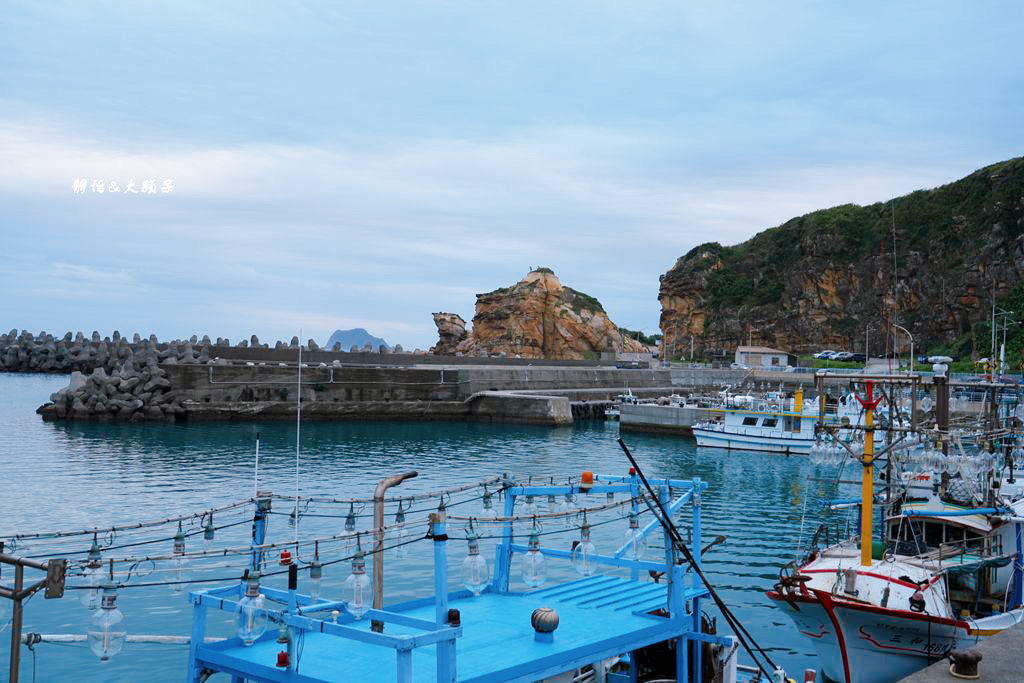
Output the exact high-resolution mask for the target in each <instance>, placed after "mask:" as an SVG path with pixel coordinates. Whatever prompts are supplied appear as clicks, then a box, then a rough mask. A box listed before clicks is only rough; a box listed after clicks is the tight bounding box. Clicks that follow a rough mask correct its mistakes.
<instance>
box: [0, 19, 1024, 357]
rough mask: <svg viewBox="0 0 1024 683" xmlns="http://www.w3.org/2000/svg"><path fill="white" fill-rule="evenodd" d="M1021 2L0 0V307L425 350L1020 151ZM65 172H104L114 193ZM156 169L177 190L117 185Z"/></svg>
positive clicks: (37, 315) (14, 323)
mask: <svg viewBox="0 0 1024 683" xmlns="http://www.w3.org/2000/svg"><path fill="white" fill-rule="evenodd" d="M1022 25H1024V5H1021V3H1019V2H1015V1H1014V2H1009V1H1007V2H861V3H848V2H826V1H818V2H810V1H807V2H795V1H786V0H776V1H774V2H763V1H762V2H715V3H695V2H689V3H685V2H683V3H681V2H644V1H642V0H640V1H635V2H629V3H624V2H620V3H611V2H554V3H553V2H522V1H521V2H514V3H513V2H504V3H502V2H485V1H482V0H481V1H474V2H469V1H466V2H429V3H428V2H421V3H406V2H387V3H363V2H360V3H354V2H349V3H346V2H323V3H313V2H306V3H276V2H275V3H270V2H245V3H242V2H237V3H235V2H217V3H198V2H177V3H152V2H139V3H110V2H91V3H77V2H67V3H61V2H53V3H37V2H32V3H25V2H13V3H10V2H9V3H6V4H5V6H4V8H3V10H0V55H2V56H3V59H0V226H2V228H0V229H2V240H0V290H2V291H3V292H4V296H3V298H2V301H3V304H2V307H0V311H2V312H3V315H0V326H3V327H4V328H5V329H8V328H11V327H18V328H29V329H32V330H34V331H39V330H42V329H45V330H47V331H51V332H58V333H63V332H64V331H66V330H68V329H72V330H78V329H83V330H85V331H86V332H91V331H92V330H93V329H98V330H100V331H101V332H103V333H104V334H109V333H110V332H111V331H113V330H114V329H118V330H120V331H121V332H122V333H131V332H135V331H138V332H140V333H143V334H149V333H151V332H153V333H156V334H157V335H158V336H160V337H161V338H171V337H184V336H189V335H191V334H193V333H196V334H199V335H202V334H210V335H211V336H213V337H216V336H227V337H230V338H232V339H233V340H237V339H239V338H241V337H243V336H244V337H248V336H249V335H250V334H252V333H256V334H258V335H259V336H260V337H261V339H264V340H275V339H278V338H280V339H289V338H291V336H292V335H293V334H297V333H298V329H299V328H300V327H301V328H302V329H303V333H304V337H307V338H308V337H313V338H316V339H317V340H318V341H320V342H321V343H322V342H323V341H324V340H325V339H326V337H327V336H328V335H329V334H330V332H331V331H333V330H334V329H336V328H348V327H357V326H358V327H365V328H367V329H368V330H370V331H371V332H372V333H373V334H376V335H378V336H383V337H384V338H386V339H387V340H388V341H389V342H390V343H395V342H398V343H402V344H403V345H404V346H406V347H407V348H413V347H417V346H418V347H422V348H426V347H428V346H429V345H430V344H431V343H433V341H434V340H435V339H436V334H435V331H434V326H433V324H432V322H431V316H430V314H431V312H433V311H442V310H443V311H454V312H457V313H459V314H461V315H462V316H463V317H464V318H466V319H467V320H469V319H470V318H471V317H472V313H473V303H474V295H475V294H476V293H477V292H484V291H489V290H491V289H494V288H497V287H500V286H506V285H508V284H511V283H513V282H515V281H517V280H518V279H520V278H521V277H522V276H523V275H524V274H525V273H526V272H527V270H528V268H529V267H530V266H539V265H543V266H547V267H550V268H552V269H554V270H555V272H556V273H557V274H558V275H559V276H560V277H561V279H562V281H563V283H565V284H568V285H570V286H572V287H574V288H576V289H580V290H582V291H585V292H587V293H589V294H591V295H593V296H596V297H597V298H598V299H600V300H601V302H602V303H603V304H604V306H605V308H606V310H607V311H608V312H609V315H610V317H611V318H612V320H614V321H615V322H616V323H618V324H620V325H624V326H627V327H631V328H634V329H635V328H637V327H640V328H643V329H644V330H646V331H648V332H653V331H656V329H657V324H658V316H659V313H660V306H659V304H658V301H657V292H658V275H660V274H662V273H664V272H665V271H666V270H667V269H668V268H670V267H671V266H672V264H673V263H674V261H675V260H676V258H678V257H679V256H681V255H682V254H684V253H685V252H686V251H688V250H689V249H690V248H691V247H693V246H695V245H696V244H699V243H701V242H705V241H712V240H713V241H719V242H722V243H724V244H734V243H736V242H739V241H742V240H744V239H746V238H748V237H750V236H751V235H753V234H755V233H757V232H759V231H760V230H763V229H764V228H767V227H771V226H774V225H778V224H779V223H782V222H784V221H785V220H787V219H789V218H791V217H793V216H797V215H801V214H803V213H807V212H809V211H813V210H815V209H819V208H824V207H828V206H834V205H836V204H842V203H847V202H856V203H862V204H863V203H870V202H874V201H879V200H884V199H887V198H889V197H891V196H898V195H901V194H905V193H907V192H909V191H912V190H914V189H919V188H927V187H934V186H936V185H940V184H943V183H945V182H949V181H952V180H955V179H957V178H959V177H961V176H963V175H966V174H967V173H969V172H971V171H973V170H975V169H976V168H978V167H981V166H984V165H986V164H989V163H993V162H996V161H1000V160H1003V159H1006V158H1010V157H1014V156H1019V155H1021V154H1022V153H1024V151H1022V150H1024V145H1022V143H1024V126H1022V125H1021V124H1022V121H1024V116H1022V114H1024V76H1022V73H1024V72H1022V70H1021V68H1020V64H1021V63H1024V59H1022V58H1024V47H1022V46H1024V40H1022V39H1021V36H1020V27H1021V26H1022ZM76 179H85V180H87V181H88V182H89V184H90V186H91V183H92V181H93V180H104V181H105V183H107V184H109V183H110V181H115V182H117V183H118V185H119V187H120V188H121V190H122V191H121V192H119V193H114V194H112V193H110V192H104V193H103V194H99V193H98V192H94V191H92V189H91V187H90V188H89V189H87V190H86V191H85V192H84V193H83V194H77V195H76V194H75V193H74V192H73V190H72V187H73V183H74V181H75V180H76ZM149 179H154V180H156V181H157V185H158V186H162V184H163V181H164V180H166V179H170V180H171V181H172V184H173V188H174V189H173V192H170V193H162V192H160V191H159V190H158V191H157V192H156V193H155V194H126V193H125V192H124V188H125V186H126V185H127V184H128V182H129V181H134V184H135V187H136V188H139V187H140V186H141V183H142V181H143V180H149Z"/></svg>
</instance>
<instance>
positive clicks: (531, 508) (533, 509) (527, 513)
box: [519, 496, 539, 517]
mask: <svg viewBox="0 0 1024 683" xmlns="http://www.w3.org/2000/svg"><path fill="white" fill-rule="evenodd" d="M538 512H539V510H538V508H537V503H536V501H534V499H533V496H523V507H522V509H521V510H520V511H519V516H520V517H533V516H535V515H537V514H538Z"/></svg>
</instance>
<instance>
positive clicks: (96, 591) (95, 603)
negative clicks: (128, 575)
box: [3, 562, 103, 612]
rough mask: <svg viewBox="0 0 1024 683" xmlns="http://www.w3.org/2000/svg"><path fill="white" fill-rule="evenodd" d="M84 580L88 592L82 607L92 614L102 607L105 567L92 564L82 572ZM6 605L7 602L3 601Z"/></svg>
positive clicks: (82, 599) (85, 592) (83, 593)
mask: <svg viewBox="0 0 1024 683" xmlns="http://www.w3.org/2000/svg"><path fill="white" fill-rule="evenodd" d="M82 579H83V580H84V581H85V585H87V586H89V589H88V590H83V591H82V597H81V601H82V607H84V608H86V609H87V610H89V611H90V612H91V611H92V610H94V609H96V608H97V607H99V606H100V583H101V582H102V580H103V565H102V564H100V563H99V562H90V563H89V564H87V565H86V566H85V569H84V570H83V571H82ZM3 602H4V604H6V603H7V600H3Z"/></svg>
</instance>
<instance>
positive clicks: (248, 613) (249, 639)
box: [237, 578, 267, 647]
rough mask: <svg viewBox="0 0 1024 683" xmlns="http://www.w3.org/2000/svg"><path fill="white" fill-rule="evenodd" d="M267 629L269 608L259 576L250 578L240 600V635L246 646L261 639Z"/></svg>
mask: <svg viewBox="0 0 1024 683" xmlns="http://www.w3.org/2000/svg"><path fill="white" fill-rule="evenodd" d="M266 630H267V608H266V607H265V603H264V600H263V595H262V594H261V593H260V583H259V579H258V578H255V579H253V578H250V579H249V582H248V584H247V585H246V590H245V596H243V597H242V599H241V600H239V601H238V630H237V632H238V637H239V638H240V639H241V641H242V644H243V645H245V646H246V647H248V646H250V645H252V644H253V643H254V642H256V641H257V640H259V638H260V636H262V635H263V634H264V632H266Z"/></svg>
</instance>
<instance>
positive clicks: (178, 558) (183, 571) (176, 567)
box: [171, 524, 190, 593]
mask: <svg viewBox="0 0 1024 683" xmlns="http://www.w3.org/2000/svg"><path fill="white" fill-rule="evenodd" d="M189 564H190V563H189V560H188V557H186V556H185V534H184V533H183V532H182V530H181V525H180V524H179V525H178V533H177V534H175V536H174V559H172V560H171V581H172V583H171V590H172V591H174V592H175V593H180V592H181V591H183V590H184V589H185V586H186V585H187V584H186V582H187V581H188V569H189Z"/></svg>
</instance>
